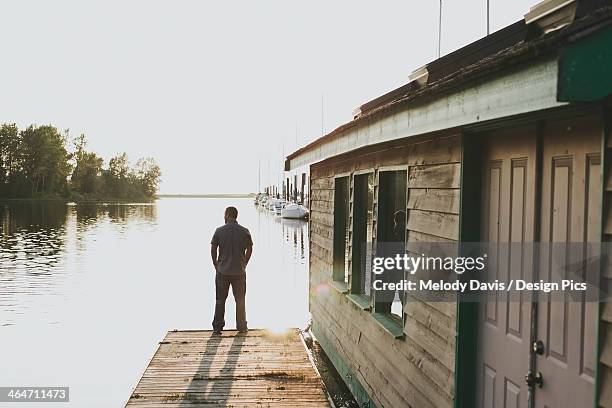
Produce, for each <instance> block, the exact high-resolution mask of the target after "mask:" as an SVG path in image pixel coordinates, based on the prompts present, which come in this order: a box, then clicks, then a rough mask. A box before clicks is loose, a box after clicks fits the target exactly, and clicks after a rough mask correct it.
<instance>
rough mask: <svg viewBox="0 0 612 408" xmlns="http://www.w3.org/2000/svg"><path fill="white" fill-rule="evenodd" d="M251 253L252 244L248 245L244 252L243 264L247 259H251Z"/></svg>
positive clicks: (245, 263)
mask: <svg viewBox="0 0 612 408" xmlns="http://www.w3.org/2000/svg"><path fill="white" fill-rule="evenodd" d="M251 255H253V245H249V246H248V247H247V249H246V252H245V254H244V265H245V266H246V265H248V264H249V260H250V259H251Z"/></svg>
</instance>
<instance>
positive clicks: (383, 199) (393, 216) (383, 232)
mask: <svg viewBox="0 0 612 408" xmlns="http://www.w3.org/2000/svg"><path fill="white" fill-rule="evenodd" d="M406 177H407V174H406V171H405V170H398V171H381V172H380V174H379V187H378V188H379V193H378V208H379V210H378V220H377V221H378V223H377V242H378V245H377V248H378V253H377V255H378V256H383V257H395V255H397V254H403V253H404V252H405V248H406V244H405V243H406V186H407V184H406V182H407V180H406ZM375 279H381V280H383V281H385V282H398V281H399V280H401V279H403V272H402V271H397V270H394V271H385V272H383V273H382V274H381V275H378V276H377V277H376V278H375ZM375 297H376V302H375V311H376V312H379V313H389V314H393V315H395V316H397V317H398V318H400V319H402V317H403V312H402V309H403V306H402V305H403V298H404V293H402V292H397V291H388V290H387V291H378V292H377V293H376V296H375Z"/></svg>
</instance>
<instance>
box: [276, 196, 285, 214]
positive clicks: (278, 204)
mask: <svg viewBox="0 0 612 408" xmlns="http://www.w3.org/2000/svg"><path fill="white" fill-rule="evenodd" d="M286 205H287V202H286V201H285V200H283V199H282V198H281V199H279V200H276V201H275V202H274V213H275V214H276V215H281V212H282V211H283V208H285V206H286Z"/></svg>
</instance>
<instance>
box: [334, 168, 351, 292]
mask: <svg viewBox="0 0 612 408" xmlns="http://www.w3.org/2000/svg"><path fill="white" fill-rule="evenodd" d="M348 241H349V178H348V177H337V178H336V179H335V184H334V243H333V256H334V265H333V280H334V281H337V282H344V283H346V284H348V277H349V257H348V252H349V242H348Z"/></svg>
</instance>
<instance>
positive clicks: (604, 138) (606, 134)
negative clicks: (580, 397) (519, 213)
mask: <svg viewBox="0 0 612 408" xmlns="http://www.w3.org/2000/svg"><path fill="white" fill-rule="evenodd" d="M607 113H608V108H607V106H606V103H603V104H602V107H601V118H602V132H601V180H600V183H601V222H600V223H599V225H600V228H601V231H600V239H601V242H602V243H603V242H604V241H605V232H604V228H603V225H604V220H605V217H606V216H607V215H608V214H607V211H606V209H607V205H606V204H607V203H606V198H607V195H608V192H607V191H606V183H607V180H608V174H609V171H610V170H609V169H608V163H609V161H610V153H611V152H609V151H608V150H609V149H608V147H607V146H608V141H609V139H610V126H611V121H610V119H609V118H608V115H607ZM603 259H604V258H603V257H602V261H601V262H600V266H599V271H600V272H599V281H600V287H603V280H604V279H606V278H605V277H604V276H603V275H604V274H603V273H602V272H603V270H604V268H605V267H606V266H605V262H604V261H603ZM604 304H605V303H604V302H602V301H601V300H600V302H599V307H598V309H597V334H596V336H595V338H596V339H597V344H596V346H595V347H596V348H595V353H596V354H595V355H596V362H597V364H596V365H595V398H594V401H593V408H598V407H599V398H600V396H601V380H602V376H601V364H602V363H601V362H600V361H599V360H600V358H601V350H602V345H603V342H604V340H605V330H604V328H603V327H602V322H601V316H602V314H603V307H604Z"/></svg>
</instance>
